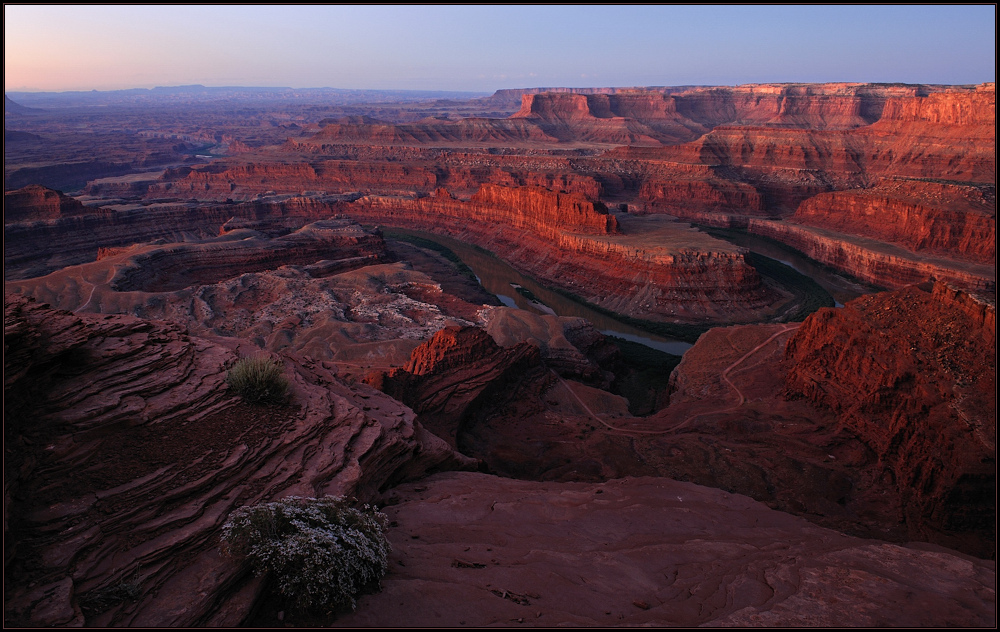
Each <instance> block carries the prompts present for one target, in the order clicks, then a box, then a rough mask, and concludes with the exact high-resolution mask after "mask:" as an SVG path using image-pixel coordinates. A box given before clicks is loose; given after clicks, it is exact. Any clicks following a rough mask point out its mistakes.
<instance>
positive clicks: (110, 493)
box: [4, 294, 469, 627]
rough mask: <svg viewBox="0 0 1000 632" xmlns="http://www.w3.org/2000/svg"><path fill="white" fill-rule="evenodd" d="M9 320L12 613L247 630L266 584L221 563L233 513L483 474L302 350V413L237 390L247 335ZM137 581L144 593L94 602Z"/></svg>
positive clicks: (33, 316)
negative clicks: (451, 473) (292, 498)
mask: <svg viewBox="0 0 1000 632" xmlns="http://www.w3.org/2000/svg"><path fill="white" fill-rule="evenodd" d="M4 322H5V338H4V343H5V361H7V360H8V358H9V359H10V362H12V363H14V364H13V366H14V367H15V370H13V371H11V372H7V371H5V390H4V393H5V419H4V421H5V427H6V437H7V438H6V440H5V444H6V445H7V450H8V455H7V458H6V459H5V463H6V466H7V468H8V473H11V475H10V476H6V477H5V498H4V503H5V516H6V517H7V518H8V519H9V523H8V524H6V525H5V533H4V536H5V537H4V543H5V567H6V568H5V571H6V574H7V578H8V582H7V585H6V591H5V592H6V595H5V616H6V620H7V621H20V622H22V623H29V624H34V625H69V624H72V623H74V622H77V623H80V622H82V620H81V617H80V616H79V615H80V610H79V608H80V607H81V606H82V608H83V611H82V614H83V617H85V619H86V623H87V624H88V625H98V626H108V625H115V626H120V625H137V626H154V627H155V626H168V625H169V626H184V625H199V624H206V623H209V622H211V623H212V624H214V625H226V626H231V625H235V624H238V623H240V621H242V620H243V619H244V618H245V617H246V616H247V615H248V614H249V612H250V609H251V608H252V605H253V602H254V600H255V598H256V595H258V594H259V591H260V583H259V582H252V581H251V582H249V583H248V580H249V578H248V577H247V576H246V574H245V571H244V570H243V569H242V568H241V567H240V565H239V564H237V563H236V562H235V561H233V560H230V559H227V558H225V557H223V556H222V555H221V554H220V553H219V550H218V540H217V538H218V529H219V527H220V526H221V524H222V523H223V521H224V520H225V519H226V516H227V515H228V513H229V512H231V511H232V510H234V509H236V508H238V507H240V506H243V505H247V504H253V503H255V502H259V501H266V500H271V499H275V498H279V497H282V496H286V495H300V496H322V495H324V494H335V495H348V496H350V495H355V496H357V497H359V498H361V499H362V500H367V501H371V500H373V499H374V498H375V497H376V496H377V495H378V493H379V492H380V491H381V490H382V489H385V488H386V487H387V486H390V485H393V484H395V483H397V482H399V481H401V480H405V479H406V478H408V477H416V476H420V475H422V474H423V473H425V472H426V471H428V470H430V469H435V468H438V469H440V468H445V469H447V468H450V467H468V465H469V460H468V459H464V458H463V457H461V456H458V455H455V454H454V453H453V452H451V451H450V450H448V449H447V447H446V446H445V445H444V444H443V443H442V442H441V441H440V440H438V439H436V438H435V437H433V436H432V435H430V434H429V433H426V432H425V431H422V429H421V428H420V427H419V425H417V424H415V422H414V416H413V413H412V412H411V411H409V409H407V408H405V407H403V406H402V405H400V404H399V403H397V402H395V401H394V400H392V399H390V398H388V397H385V396H384V395H382V394H380V393H378V392H377V391H373V390H371V389H368V388H367V387H364V386H363V385H361V386H355V387H348V386H346V385H345V384H344V383H343V382H341V381H339V380H337V379H336V378H335V377H334V376H333V375H332V374H331V373H330V372H329V371H328V370H327V369H325V368H324V367H323V366H322V365H320V364H316V363H311V362H309V361H303V360H300V359H298V358H296V357H294V356H288V355H286V356H284V360H285V366H286V371H287V374H288V376H289V377H290V380H291V382H292V405H291V406H290V407H285V408H280V407H279V408H260V407H256V408H255V407H251V406H248V405H246V404H243V403H241V402H239V400H238V399H237V398H235V397H234V396H233V395H232V394H231V393H230V392H229V391H228V390H227V388H226V387H225V383H224V382H225V371H226V367H227V365H228V364H229V363H231V362H232V361H234V360H235V358H236V355H237V354H236V352H235V351H234V349H235V347H236V346H237V342H236V341H227V340H226V339H224V338H218V339H216V340H207V339H203V338H197V337H193V336H189V335H187V334H186V333H184V331H183V329H182V328H181V327H179V326H177V325H173V324H168V323H164V322H156V321H144V320H140V319H136V318H133V317H129V316H107V315H106V316H95V315H73V314H70V313H68V312H61V311H58V310H52V309H51V308H48V307H46V306H43V305H40V304H38V303H34V302H31V301H28V300H26V299H24V298H20V297H14V296H11V295H9V294H7V295H5V310H4ZM123 578H124V579H123ZM125 580H127V581H130V582H134V583H135V584H137V585H138V586H137V588H136V591H137V593H138V596H137V597H136V598H135V599H134V600H133V598H132V597H128V598H121V599H120V600H118V602H117V603H114V602H112V603H108V602H107V600H106V599H101V600H98V599H95V597H96V596H97V595H99V594H102V591H107V590H108V589H110V588H113V587H115V586H116V585H117V584H118V583H119V582H122V581H125ZM39 591H48V592H49V593H51V597H50V598H49V597H47V599H49V600H48V601H47V602H46V604H47V605H44V606H38V605H36V604H37V603H38V601H37V599H36V597H35V595H36V593H37V594H40V593H39ZM46 594H48V593H46ZM104 594H107V593H106V592H105V593H104Z"/></svg>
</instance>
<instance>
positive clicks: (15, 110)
mask: <svg viewBox="0 0 1000 632" xmlns="http://www.w3.org/2000/svg"><path fill="white" fill-rule="evenodd" d="M44 111H45V110H43V109H40V108H29V107H26V106H23V105H21V104H20V103H18V102H16V101H14V100H13V99H11V98H10V97H9V96H7V95H6V94H5V95H3V113H4V114H36V113H39V112H44Z"/></svg>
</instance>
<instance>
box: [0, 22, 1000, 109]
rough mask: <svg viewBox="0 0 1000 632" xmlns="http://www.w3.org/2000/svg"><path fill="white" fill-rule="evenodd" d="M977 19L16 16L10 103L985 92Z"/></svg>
mask: <svg viewBox="0 0 1000 632" xmlns="http://www.w3.org/2000/svg"><path fill="white" fill-rule="evenodd" d="M995 24H996V9H995V7H994V6H993V5H967V6H910V7H901V6H839V7H829V6H803V7H783V6H756V7H754V6H708V7H701V6H699V7H691V6H625V7H617V6H616V7H609V6H578V7H561V6H542V7H532V6H513V7H512V6H486V7H482V6H464V7H450V6H427V7H420V6H416V7H415V6H368V7H358V6H325V7H323V6H292V7H274V6H270V7H269V6H247V7H235V8H234V7H228V6H225V7H222V6H181V7H178V6H133V7H115V6H91V7H87V6H10V5H6V6H4V80H5V90H8V91H19V90H90V89H98V90H108V89H118V88H132V87H153V86H170V85H183V84H195V83H200V84H204V85H208V86H223V85H242V86H290V87H295V88H306V87H332V88H358V89H364V88H367V89H415V90H468V91H482V92H491V91H493V90H496V89H498V88H516V87H537V86H571V87H577V86H641V85H685V84H711V85H735V84H740V83H752V82H789V81H794V82H799V81H801V82H825V81H875V82H905V83H949V84H964V83H981V82H984V81H994V80H995V77H996V61H995V60H996V27H995Z"/></svg>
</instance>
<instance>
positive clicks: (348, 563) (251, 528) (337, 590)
mask: <svg viewBox="0 0 1000 632" xmlns="http://www.w3.org/2000/svg"><path fill="white" fill-rule="evenodd" d="M386 528H387V519H386V516H385V514H382V513H379V512H378V511H375V510H374V509H373V508H371V507H369V506H368V505H365V506H364V507H363V508H361V509H355V508H353V507H351V506H350V503H349V502H348V501H347V500H345V499H344V498H337V497H333V496H327V497H324V498H318V499H317V498H302V497H298V496H289V497H288V498H284V499H282V500H279V501H277V502H272V503H263V504H259V505H254V506H252V507H242V508H240V509H237V510H236V511H235V512H233V514H232V515H231V516H230V517H229V519H228V520H227V521H226V523H225V524H224V525H223V527H222V541H223V548H224V550H225V551H226V552H227V553H228V554H230V555H232V556H234V557H245V558H246V559H247V560H248V561H249V562H250V564H251V565H252V566H253V567H254V569H255V570H256V571H257V573H258V574H265V573H271V574H272V576H273V578H274V580H275V581H276V582H277V586H278V589H279V590H280V591H281V593H282V594H284V595H286V596H287V597H289V598H290V599H292V600H293V601H294V604H295V605H296V606H298V607H300V608H303V609H307V610H313V609H320V608H325V609H333V608H339V607H342V606H350V607H351V608H352V609H353V608H355V607H356V606H357V602H356V601H355V599H354V598H355V596H356V595H357V594H358V593H360V592H361V591H362V590H364V589H366V588H369V587H373V586H376V585H377V583H378V580H379V579H381V578H382V576H383V575H385V572H386V570H387V568H388V562H387V558H388V555H389V552H390V551H391V547H390V546H389V542H388V541H387V540H386V538H385V533H384V532H385V530H386Z"/></svg>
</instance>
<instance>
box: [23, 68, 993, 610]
mask: <svg viewBox="0 0 1000 632" xmlns="http://www.w3.org/2000/svg"><path fill="white" fill-rule="evenodd" d="M14 96H15V101H16V100H18V99H22V95H14ZM376 96H378V101H377V102H370V103H369V102H366V101H365V99H374V98H375V96H373V95H371V94H368V93H357V94H355V93H350V92H349V91H326V90H319V91H315V92H310V91H294V93H286V92H284V91H281V90H272V89H259V90H258V89H229V88H227V89H211V88H199V87H189V88H184V89H176V90H172V89H164V90H162V91H150V92H149V94H145V93H143V92H142V91H135V92H134V93H133V92H129V93H128V94H126V93H122V94H118V93H78V94H76V95H66V96H60V95H48V96H46V95H36V96H31V95H24V105H25V106H27V107H16V106H17V103H14V104H13V105H9V106H7V107H6V108H5V126H6V132H5V174H4V175H5V203H4V278H5V313H4V366H5V371H4V397H5V411H4V426H5V435H4V438H5V448H6V454H5V481H4V508H5V523H4V536H5V537H4V567H5V608H4V609H5V622H6V624H7V625H11V626H24V625H31V626H81V625H86V626H101V627H105V626H145V627H154V626H164V627H165V626H195V625H197V626H235V625H241V624H243V625H254V626H261V627H272V626H274V625H302V626H328V625H348V626H387V627H399V626H405V625H427V626H441V625H449V626H456V627H458V626H462V625H473V626H478V625H534V626H546V627H547V626H558V625H596V626H611V625H657V626H661V625H662V626H666V625H684V626H688V625H773V626H779V625H781V626H792V625H815V626H838V627H839V626H849V625H857V626H871V627H873V626H889V625H913V626H917V625H921V626H983V627H991V626H995V623H996V616H995V603H996V597H995V581H996V580H995V562H994V561H993V560H995V556H996V394H995V392H996V353H995V350H996V310H995V295H996V157H995V152H996V147H995V145H996V143H995V136H996V132H995V87H994V85H993V84H983V85H979V86H924V85H903V84H821V85H809V84H776V85H747V86H736V87H687V86H685V87H673V88H594V89H526V90H517V91H510V90H508V91H500V92H498V93H497V94H495V95H493V96H492V97H487V98H482V99H474V98H470V99H468V100H462V101H457V100H447V99H444V98H437V97H434V98H423V97H421V98H417V97H414V96H412V95H406V94H392V95H388V94H386V95H376ZM469 96H472V95H469ZM236 111H239V112H241V113H242V114H241V115H240V116H234V115H233V114H232V113H233V112H236ZM46 187H49V188H46ZM53 189H62V190H63V191H65V192H67V193H71V195H66V194H65V193H63V192H60V191H56V190H53ZM689 222H693V223H694V224H697V225H700V226H696V225H692V224H691V223H689ZM706 226H708V227H712V229H711V234H709V233H708V232H707V229H706V228H705V227H706ZM745 233H750V235H746V234H745ZM765 237H766V238H769V239H770V240H773V241H776V242H779V243H778V244H774V243H772V242H768V244H770V245H769V246H768V250H766V251H765V250H764V247H762V246H753V245H750V246H744V245H737V243H736V242H739V243H740V244H743V243H762V242H763V239H762V238H765ZM435 240H438V241H435ZM456 240H457V241H456ZM754 240H756V241H754ZM459 242H462V243H459ZM449 244H451V245H449ZM782 244H783V245H782ZM786 246H787V247H790V248H792V249H794V250H796V251H798V254H796V253H789V254H788V257H789V258H791V259H794V258H795V257H799V255H800V254H801V255H803V256H804V257H808V258H809V259H811V260H812V261H811V262H809V265H810V266H811V267H810V270H811V271H810V273H809V274H810V275H812V277H813V279H810V278H806V277H803V276H802V275H801V274H798V273H795V272H794V271H792V270H791V268H788V267H787V266H784V265H782V264H781V263H779V262H778V261H776V260H775V259H784V258H785V255H782V254H778V253H780V252H784V253H788V250H781V249H780V248H784V247H786ZM475 247H479V249H480V250H478V251H477V250H476V248H475ZM449 248H452V249H453V250H449ZM481 250H486V251H488V253H483V252H481ZM468 251H476V252H478V254H479V255H481V259H483V260H484V259H489V261H491V262H494V263H497V266H498V268H499V262H497V258H499V259H500V260H502V261H503V262H506V264H509V268H508V267H507V266H504V269H505V270H508V269H509V270H510V279H511V281H510V282H509V283H508V282H507V280H506V279H507V278H508V277H506V276H503V275H504V274H506V273H505V272H504V273H500V272H496V271H494V270H492V269H491V270H490V271H489V274H488V275H487V276H490V275H493V274H494V273H495V274H497V276H498V278H503V279H505V280H504V281H503V282H502V283H500V287H501V289H500V290H498V289H491V290H490V291H491V292H496V293H497V295H496V296H494V295H492V294H489V292H487V291H486V290H485V289H484V286H486V285H489V283H487V281H486V280H485V276H484V277H477V276H476V274H477V272H475V271H474V270H470V269H469V267H466V265H465V264H464V263H460V262H459V259H462V257H463V256H464V255H463V254H462V253H463V252H468ZM489 253H492V254H493V255H495V256H496V258H489V256H488V255H489ZM795 260H796V261H798V260H800V259H795ZM801 260H805V259H801ZM817 262H818V263H820V264H824V265H825V266H828V268H825V269H823V268H822V267H821V266H819V265H813V264H816V263H817ZM466 263H468V266H474V263H473V262H472V259H471V258H470V259H469V261H468V262H466ZM792 263H794V261H792ZM831 269H832V270H833V271H831ZM837 271H839V273H845V274H847V275H850V277H851V278H847V279H845V278H842V277H837V280H836V282H833V283H832V285H833V286H836V287H839V288H847V290H850V291H849V292H848V291H847V290H845V292H847V294H844V295H838V296H841V297H840V298H838V299H837V300H838V301H840V302H842V303H845V305H844V306H842V307H838V308H836V309H835V308H832V307H829V308H819V306H820V305H833V304H834V300H833V299H832V298H831V296H830V294H828V293H827V290H826V289H824V288H825V287H828V286H827V285H823V283H825V281H823V279H821V278H820V274H829V275H831V276H835V275H836V273H837ZM514 275H518V276H517V277H516V279H515V278H514ZM515 281H516V282H515ZM862 281H863V282H866V283H869V284H872V285H875V286H879V287H881V288H890V290H888V291H882V290H880V289H878V288H870V287H869V288H865V287H863V286H862V285H861V282H862ZM532 283H534V285H533V286H532V287H535V286H537V288H536V289H535V290H532V289H531V288H527V287H525V286H526V285H531V284H532ZM508 287H509V288H510V291H508V289H507V288H508ZM532 291H536V292H537V294H538V295H537V296H533V295H532ZM830 291H832V290H830ZM865 293H867V294H865ZM848 294H849V295H848ZM859 294H860V296H859ZM510 295H516V301H515V299H514V298H511V296H510ZM567 295H571V296H572V297H573V300H569V299H568V298H567ZM560 296H561V297H562V298H563V299H566V302H567V303H570V304H572V305H573V306H575V307H579V308H580V309H583V307H585V306H581V302H583V303H586V304H589V306H590V307H591V308H593V310H592V311H590V312H588V313H589V314H590V315H588V316H587V318H591V319H593V320H594V322H598V321H599V320H600V319H599V318H598V316H600V318H604V317H607V318H608V319H609V320H610V322H615V321H614V319H615V318H617V319H618V321H617V322H619V323H621V324H622V326H623V327H632V328H633V329H629V330H628V331H630V332H633V331H634V332H638V333H625V329H622V331H621V332H618V330H617V329H615V327H616V325H613V324H602V325H600V326H596V327H595V325H592V324H591V323H590V322H588V320H586V319H584V318H581V317H579V314H580V312H576V311H572V310H571V309H568V308H567V309H564V308H562V307H558V308H557V307H556V302H555V301H556V298H546V297H560ZM539 297H541V298H539ZM854 297H857V298H854ZM852 299H853V300H852ZM525 301H527V303H525ZM546 301H548V302H549V303H551V305H547V304H546ZM501 302H504V303H506V304H507V305H511V304H514V303H515V302H516V303H517V304H520V305H521V306H522V308H521V309H517V308H513V307H506V306H504V307H501V306H500V303H501ZM526 305H530V307H527V306H526ZM838 305H839V303H838ZM557 309H558V310H559V314H563V315H559V314H555V313H553V312H554V311H555V310H557ZM817 310H818V311H817ZM594 314H597V316H595V315H594ZM800 321H801V322H800ZM598 329H600V330H601V331H604V330H606V329H607V330H609V331H612V332H615V333H614V335H616V336H617V335H622V336H631V337H634V336H639V337H638V338H635V340H639V341H641V342H642V343H643V344H650V345H652V346H654V347H655V346H656V345H657V344H661V341H662V340H663V339H662V338H657V335H658V334H659V335H662V333H663V331H665V330H669V331H677V332H681V333H680V334H678V335H683V336H686V337H687V339H688V340H690V341H691V342H694V341H695V339H696V338H697V342H696V343H695V344H694V345H693V346H692V347H691V348H690V349H688V350H687V351H686V352H684V355H683V358H678V357H676V356H668V355H665V354H663V353H662V352H659V351H654V349H651V348H649V347H646V346H643V345H641V344H639V343H637V342H629V341H626V340H622V339H616V338H612V337H610V336H605V335H604V334H602V333H601V331H598ZM692 332H694V333H692ZM702 332H704V333H702ZM699 334H700V338H699V337H697V336H698V335H699ZM646 335H648V336H649V338H645V336H646ZM662 344H674V343H672V342H669V341H667V342H663V343H662ZM254 355H269V356H270V357H272V358H275V359H278V360H280V361H281V362H283V364H284V371H285V375H286V377H287V378H288V379H289V380H290V382H291V384H292V386H291V398H290V402H289V404H288V405H286V406H280V405H274V406H263V407H255V406H250V405H248V404H245V403H243V402H242V401H241V400H240V399H239V398H238V397H236V396H235V395H234V394H233V393H232V392H231V391H230V390H229V388H228V387H227V385H226V372H227V369H228V368H229V367H230V366H232V364H233V363H234V362H235V361H236V360H237V358H239V357H245V356H254ZM373 387H375V388H373ZM462 470H468V471H462ZM471 470H478V472H472V471H471ZM323 494H346V495H353V496H355V497H357V498H358V499H359V500H360V501H362V502H374V503H379V504H380V506H383V507H384V508H385V509H384V510H385V511H386V512H387V513H389V514H390V517H391V519H392V521H393V522H392V526H391V527H390V528H389V532H388V537H389V539H390V541H391V542H392V544H393V549H394V552H393V553H392V558H391V570H390V572H389V574H388V575H387V576H386V577H385V579H384V580H383V582H382V588H383V590H382V592H380V593H377V594H372V595H367V596H364V597H362V598H360V599H359V606H358V609H357V611H356V612H354V613H349V612H340V613H303V612H298V611H295V610H293V609H290V608H288V607H287V604H284V603H283V602H282V601H281V599H280V597H278V596H275V595H274V594H273V593H272V592H271V591H270V590H269V589H268V582H267V581H266V580H264V579H261V578H255V577H253V576H251V574H250V573H249V571H248V569H247V568H246V567H245V566H243V565H241V564H240V563H238V562H237V561H235V560H232V559H230V558H228V557H226V556H224V555H223V553H222V551H221V549H220V546H219V545H220V542H219V532H220V527H221V525H222V524H223V522H224V521H225V519H226V517H227V515H228V514H229V513H230V512H232V511H233V510H235V509H237V508H239V507H242V506H245V505H249V504H253V503H256V502H262V501H270V500H275V499H278V498H282V497H284V496H288V495H302V496H319V495H323ZM945 547H947V548H945ZM126 584H127V585H129V586H132V587H135V590H132V591H131V592H130V593H129V595H126V596H122V595H121V594H119V592H120V591H119V592H116V591H118V589H119V588H120V587H122V586H124V585H126ZM109 595H110V596H114V595H117V597H115V598H114V599H112V598H110V597H109ZM279 613H281V616H280V617H279ZM276 622H279V623H276Z"/></svg>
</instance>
